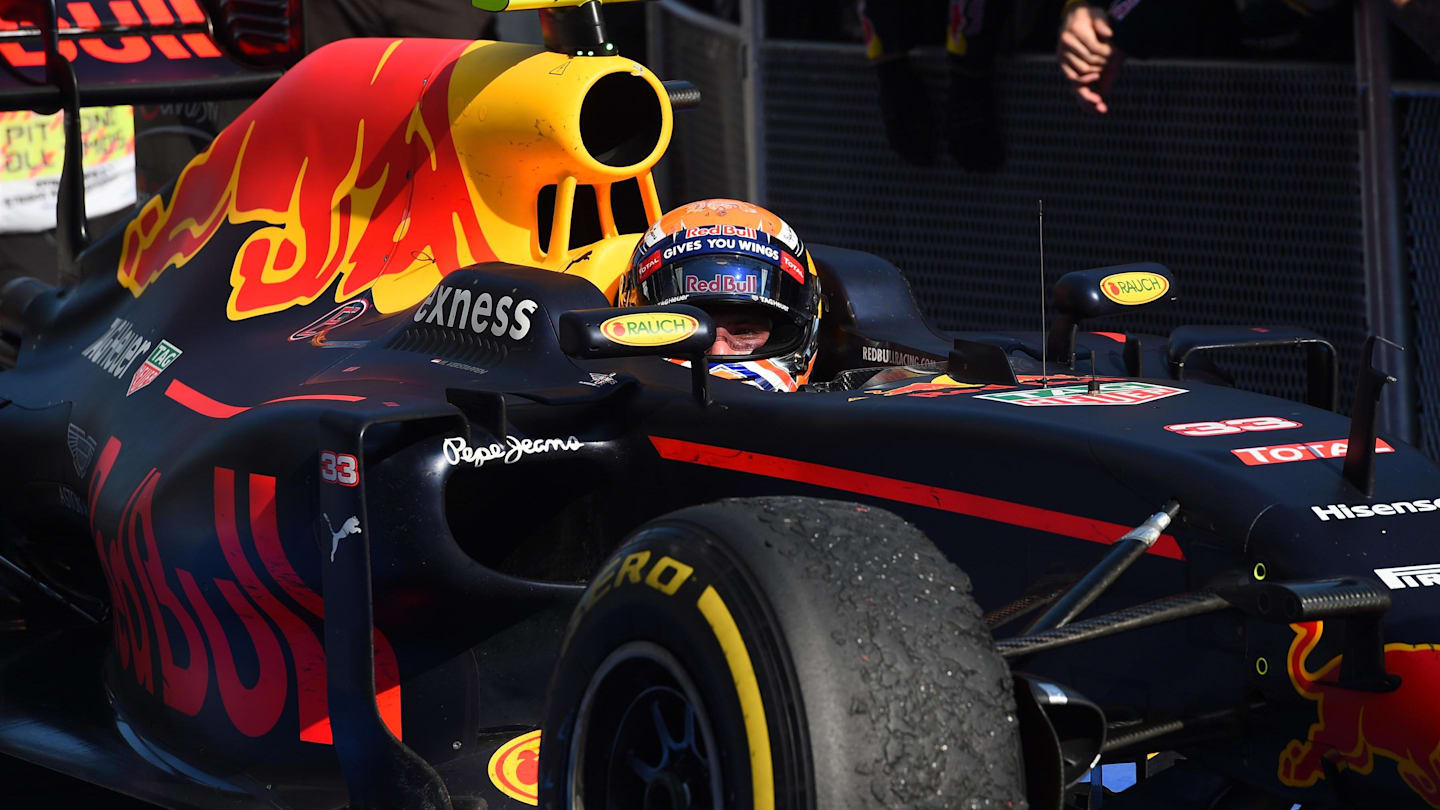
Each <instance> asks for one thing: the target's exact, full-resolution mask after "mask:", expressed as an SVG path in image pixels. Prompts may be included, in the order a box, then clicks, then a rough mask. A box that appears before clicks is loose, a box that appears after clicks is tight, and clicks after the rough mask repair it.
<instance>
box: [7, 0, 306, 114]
mask: <svg viewBox="0 0 1440 810" xmlns="http://www.w3.org/2000/svg"><path fill="white" fill-rule="evenodd" d="M52 48H53V50H54V52H55V53H57V54H58V55H59V56H61V57H63V59H64V62H65V63H68V66H69V70H68V71H67V70H66V69H65V65H64V64H52V63H51V59H50V57H49V56H48V54H49V53H50V51H51V49H52ZM303 51H304V41H303V37H302V29H301V20H300V8H299V0H116V1H115V2H109V1H108V0H107V1H105V2H102V1H101V0H79V1H78V2H63V3H57V2H56V0H0V110H37V111H40V112H54V111H55V110H58V109H62V108H64V107H65V106H66V105H65V98H64V96H65V94H66V92H67V90H66V89H65V86H66V85H70V86H73V87H75V92H76V93H77V95H78V102H79V105H80V106H85V107H93V106H108V105H113V104H143V103H166V102H180V101H192V100H199V99H205V100H213V99H220V98H238V97H247V96H255V95H258V94H260V93H261V92H263V91H264V90H265V88H267V87H269V86H270V85H271V84H273V83H274V82H275V80H276V79H277V78H279V76H280V71H281V70H282V69H283V68H285V67H288V66H289V65H291V64H293V63H294V62H296V61H298V60H299V58H300V57H301V56H302V55H303ZM65 72H70V73H72V74H73V78H72V79H69V80H67V79H66V78H65V77H63V76H59V75H57V74H60V73H65Z"/></svg>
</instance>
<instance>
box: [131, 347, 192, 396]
mask: <svg viewBox="0 0 1440 810" xmlns="http://www.w3.org/2000/svg"><path fill="white" fill-rule="evenodd" d="M179 356H180V350H179V349H177V348H175V344H173V343H171V342H170V341H168V340H162V341H160V345H159V346H156V347H155V351H153V352H150V356H149V357H147V358H145V362H143V363H141V364H140V367H139V368H137V369H135V376H133V377H131V378H130V388H129V390H127V391H126V392H125V396H127V397H128V396H130V395H131V394H133V393H135V392H136V391H139V390H140V389H141V388H144V387H145V386H147V385H149V384H150V383H152V382H155V378H157V377H159V376H160V372H162V371H164V370H165V369H166V368H169V366H170V364H171V363H173V362H175V358H177V357H179Z"/></svg>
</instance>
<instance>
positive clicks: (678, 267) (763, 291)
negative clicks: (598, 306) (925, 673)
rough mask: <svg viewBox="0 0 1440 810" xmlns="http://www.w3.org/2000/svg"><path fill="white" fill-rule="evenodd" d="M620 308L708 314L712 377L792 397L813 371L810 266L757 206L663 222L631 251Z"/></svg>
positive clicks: (686, 211)
mask: <svg viewBox="0 0 1440 810" xmlns="http://www.w3.org/2000/svg"><path fill="white" fill-rule="evenodd" d="M617 303H618V304H619V305H620V306H648V305H666V304H689V305H691V306H695V307H699V308H700V309H702V310H705V311H706V312H707V313H709V314H710V316H711V317H712V318H714V319H715V322H716V334H717V340H716V343H715V345H714V346H713V347H712V348H711V351H710V354H709V355H708V359H709V362H710V373H711V374H713V375H715V376H717V377H723V378H727V379H735V380H743V381H745V382H748V383H750V384H751V385H754V386H755V387H757V388H761V389H763V390H766V391H794V390H796V389H798V388H799V387H800V386H802V385H804V384H805V383H806V382H807V381H809V379H810V372H811V370H812V369H813V368H814V365H815V351H816V347H817V345H818V342H819V337H820V309H821V303H820V281H819V279H818V277H817V276H816V275H815V265H814V263H813V262H811V261H810V257H809V255H808V254H807V253H806V251H805V245H804V243H803V242H801V241H800V237H798V236H796V234H795V231H794V230H792V229H791V227H790V226H789V225H788V224H786V222H785V220H783V219H781V218H780V217H778V216H776V215H775V214H773V213H771V212H769V211H767V210H765V209H764V208H761V207H760V206H758V205H752V204H750V203H747V202H741V201H740V200H728V199H712V200H701V201H699V202H693V203H690V204H688V205H683V206H681V207H679V208H676V209H674V210H672V211H670V212H669V213H667V214H665V215H664V216H662V217H661V218H660V220H659V221H658V222H656V223H655V224H654V225H653V226H651V228H650V230H648V231H646V232H645V235H644V236H643V237H642V238H641V239H640V243H639V244H638V245H637V246H636V248H635V253H634V255H633V256H631V259H630V266H629V268H628V269H627V270H626V273H625V277H624V279H623V280H622V281H621V285H620V297H619V301H618V302H617ZM732 331H733V334H732ZM767 331H768V336H766V334H765V333H766V332H767ZM727 337H728V342H727ZM675 362H682V361H679V360H676V361H675ZM683 364H685V365H688V362H684V363H683Z"/></svg>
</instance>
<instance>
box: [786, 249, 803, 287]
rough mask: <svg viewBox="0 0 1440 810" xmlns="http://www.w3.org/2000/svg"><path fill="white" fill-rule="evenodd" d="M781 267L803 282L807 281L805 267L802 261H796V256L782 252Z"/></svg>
mask: <svg viewBox="0 0 1440 810" xmlns="http://www.w3.org/2000/svg"><path fill="white" fill-rule="evenodd" d="M780 269H781V270H784V271H785V272H787V273H789V274H790V276H791V277H792V278H794V279H795V280H796V281H798V282H800V283H801V284H804V283H805V268H804V267H803V266H801V264H800V262H797V261H795V257H794V256H791V255H790V254H789V253H781V254H780Z"/></svg>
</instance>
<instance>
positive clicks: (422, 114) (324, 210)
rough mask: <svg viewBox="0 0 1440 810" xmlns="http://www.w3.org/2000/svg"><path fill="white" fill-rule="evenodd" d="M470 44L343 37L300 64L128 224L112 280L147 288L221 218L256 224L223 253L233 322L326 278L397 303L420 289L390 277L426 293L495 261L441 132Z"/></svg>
mask: <svg viewBox="0 0 1440 810" xmlns="http://www.w3.org/2000/svg"><path fill="white" fill-rule="evenodd" d="M466 47H470V46H469V45H468V44H461V43H448V42H446V43H444V44H437V42H436V41H434V40H381V39H369V40H347V41H343V42H340V43H336V44H334V45H331V46H328V47H326V48H325V49H323V50H322V51H320V52H319V53H317V54H316V55H314V56H312V57H311V58H309V59H306V60H305V61H304V62H302V63H301V64H300V65H299V66H297V67H296V68H294V69H293V70H291V71H290V72H289V73H287V74H286V75H285V77H284V78H283V79H281V80H280V82H278V83H277V84H276V85H275V87H274V88H272V89H271V90H270V92H268V93H266V94H265V95H264V96H263V97H262V98H261V99H260V100H259V101H258V102H256V103H255V104H254V105H252V106H251V107H250V109H249V110H247V111H246V112H245V113H244V114H243V115H242V116H240V118H238V119H237V120H236V121H235V122H234V123H232V124H231V125H230V126H229V127H227V128H226V129H225V131H224V132H222V133H221V134H220V135H219V136H218V137H217V138H216V139H215V141H214V142H213V143H212V144H211V145H210V147H209V148H208V149H207V150H206V151H205V152H203V153H202V154H200V155H198V156H196V158H195V159H194V160H192V161H191V162H190V164H189V165H188V166H186V168H185V170H184V171H183V172H182V173H181V175H180V178H179V180H178V181H177V182H176V185H175V188H174V190H173V191H172V192H171V194H170V195H169V197H168V198H167V199H161V198H160V197H156V198H154V199H152V200H150V202H149V203H147V204H146V206H145V207H144V209H142V210H141V212H140V214H139V215H138V216H137V217H136V218H135V219H134V220H133V221H131V222H130V224H129V225H128V226H126V229H125V237H124V245H123V248H122V252H121V256H120V265H119V267H118V269H117V273H116V276H117V278H118V280H119V282H120V283H121V284H122V285H123V286H125V287H126V288H127V289H129V290H130V291H131V292H132V293H133V294H134V295H136V296H137V297H138V296H140V295H142V294H143V293H144V292H145V290H146V289H148V288H149V287H150V286H151V285H152V284H154V283H155V282H156V281H157V280H158V279H159V278H160V277H161V275H162V274H164V273H165V271H166V270H168V269H170V268H175V269H177V270H178V269H181V268H184V267H185V265H186V264H188V263H189V262H190V261H191V260H193V259H195V258H196V257H197V256H199V255H200V254H201V253H202V252H203V250H204V248H205V246H206V245H207V244H209V242H210V240H211V239H212V238H214V236H215V235H216V234H217V233H218V232H219V231H220V230H221V229H222V228H224V227H226V226H231V227H246V228H251V229H253V230H252V232H251V233H249V235H248V236H247V237H246V238H245V240H244V241H243V242H242V243H241V244H240V246H239V248H238V250H235V251H234V254H233V258H232V256H231V255H230V254H229V253H226V255H225V256H224V258H223V259H219V260H220V261H224V262H225V263H227V264H229V276H230V286H231V293H230V297H229V300H228V302H227V304H226V314H227V315H228V316H229V318H230V319H231V320H241V319H244V318H250V317H254V316H256V315H263V314H266V313H270V312H277V311H280V310H284V309H287V308H289V307H292V306H299V305H304V304H308V303H310V302H312V301H314V300H316V299H317V298H319V297H320V296H321V295H323V294H325V293H326V291H328V290H329V289H330V288H331V287H332V286H334V287H336V289H335V292H334V297H335V300H336V301H337V302H339V301H344V300H346V299H349V298H352V297H354V296H356V295H358V294H360V293H361V292H364V291H365V290H369V289H371V288H374V295H373V297H374V303H375V306H376V308H377V309H379V310H381V311H382V312H393V311H396V310H398V309H402V308H404V307H406V306H409V305H411V304H414V303H415V301H416V300H418V296H410V295H408V294H407V295H386V294H385V291H386V289H387V288H386V284H387V283H390V282H398V281H400V280H401V279H405V278H408V277H412V276H417V275H418V276H422V277H424V279H425V280H426V281H427V282H428V283H427V284H424V285H417V286H419V288H420V289H422V290H423V291H428V290H429V289H430V288H432V287H433V286H434V284H435V283H436V282H438V281H439V279H440V278H441V277H442V276H443V275H444V274H446V273H448V272H450V271H453V270H455V269H457V268H460V267H464V266H466V265H469V264H474V263H476V262H483V261H490V260H493V259H494V258H495V255H494V253H493V251H492V250H491V249H490V247H489V245H488V243H487V241H486V239H485V236H484V234H483V233H482V232H481V228H480V223H479V217H478V215H477V213H476V211H475V207H474V204H473V203H472V201H471V199H470V197H469V193H468V191H467V185H468V184H467V182H466V178H465V174H464V172H463V170H462V167H461V164H460V160H459V158H458V156H457V153H456V150H455V146H454V143H453V141H452V139H451V132H450V121H451V120H452V116H451V110H450V99H449V95H450V94H449V92H448V88H449V84H450V79H451V76H452V73H453V70H454V66H455V60H456V59H457V58H458V57H459V55H460V54H461V52H462V51H464V49H465V48H466ZM217 258H218V257H217ZM337 282H338V284H337ZM392 289H399V286H398V285H396V286H394V287H393V288H392ZM407 289H408V288H407ZM421 295H423V292H422V293H421Z"/></svg>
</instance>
